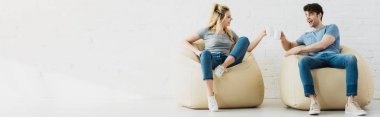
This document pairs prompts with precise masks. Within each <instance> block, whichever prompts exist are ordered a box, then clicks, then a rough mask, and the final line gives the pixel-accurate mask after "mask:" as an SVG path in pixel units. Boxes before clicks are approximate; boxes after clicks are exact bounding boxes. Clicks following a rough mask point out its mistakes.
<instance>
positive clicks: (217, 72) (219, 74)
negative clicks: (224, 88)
mask: <svg viewBox="0 0 380 117" xmlns="http://www.w3.org/2000/svg"><path fill="white" fill-rule="evenodd" d="M226 71H227V69H226V68H225V67H223V66H221V65H218V66H217V67H216V68H215V70H214V74H215V76H216V77H217V78H221V77H222V76H223V74H224V72H226Z"/></svg>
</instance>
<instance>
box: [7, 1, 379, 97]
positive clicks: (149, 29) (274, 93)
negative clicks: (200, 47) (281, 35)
mask: <svg viewBox="0 0 380 117" xmlns="http://www.w3.org/2000/svg"><path fill="white" fill-rule="evenodd" d="M214 2H221V3H224V4H226V5H228V6H229V7H230V9H231V12H232V17H233V21H232V24H231V28H232V29H234V30H235V32H237V33H238V34H239V35H240V36H248V37H250V38H251V39H252V38H253V37H255V36H256V35H257V34H258V33H259V32H260V31H261V30H262V29H263V27H264V26H265V25H268V24H271V25H283V26H285V29H284V31H285V32H286V34H287V36H288V38H290V39H293V40H294V39H295V38H297V37H298V36H300V35H301V34H302V33H304V32H305V31H308V30H310V28H308V26H307V24H306V22H305V17H304V13H303V11H302V7H303V6H304V5H305V4H306V3H310V2H320V1H310V0H306V1H305V0H261V1H259V0H255V1H253V0H241V1H233V0H225V1H205V0H191V1H179V0H161V1H157V0H145V1H142V0H127V1H126V0H103V1H102V0H0V92H2V93H1V95H0V97H1V98H15V97H16V98H41V97H42V98H54V99H61V98H112V99H144V98H167V97H169V98H170V97H172V95H171V93H170V85H169V84H170V82H169V80H170V77H169V76H170V72H171V71H170V69H171V68H170V66H171V65H172V64H171V59H172V55H173V53H174V50H175V49H176V46H175V45H176V44H178V42H179V41H181V40H183V39H184V38H186V37H187V36H189V35H191V34H194V33H195V32H196V31H198V30H199V29H200V28H202V27H204V26H206V24H207V20H208V17H209V14H210V9H211V6H212V3H214ZM320 3H321V4H322V6H323V7H324V11H325V15H324V18H323V21H324V23H325V24H331V23H335V24H337V25H338V26H339V28H340V33H341V36H342V37H341V40H342V41H341V43H342V44H344V45H348V46H350V47H352V48H354V49H355V50H357V51H359V52H360V53H362V54H363V56H364V57H365V58H366V60H367V63H368V64H369V65H370V69H371V71H372V76H373V79H374V83H375V97H376V98H380V89H379V87H377V85H380V80H379V78H380V75H379V74H378V71H379V68H380V62H379V61H380V54H379V52H376V50H379V49H380V46H378V45H380V41H378V39H379V37H378V36H377V34H378V32H379V31H380V28H379V27H380V23H379V22H378V21H380V12H376V11H377V10H378V9H377V6H378V5H380V1H378V0H360V1H345V0H334V1H322V2H320ZM254 55H255V57H256V58H257V60H258V63H259V65H260V68H261V70H262V73H263V76H264V82H265V97H266V98H279V82H278V81H279V71H280V69H279V67H280V66H279V64H280V60H281V57H282V55H283V50H282V49H281V47H280V43H279V41H276V40H268V39H265V40H263V41H262V43H260V45H259V46H258V48H257V49H255V50H254Z"/></svg>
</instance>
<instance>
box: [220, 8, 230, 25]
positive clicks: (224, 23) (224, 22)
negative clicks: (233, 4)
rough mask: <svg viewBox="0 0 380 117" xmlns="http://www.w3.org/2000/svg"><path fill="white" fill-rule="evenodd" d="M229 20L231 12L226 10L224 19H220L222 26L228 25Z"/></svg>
mask: <svg viewBox="0 0 380 117" xmlns="http://www.w3.org/2000/svg"><path fill="white" fill-rule="evenodd" d="M231 21H232V17H231V13H230V11H227V12H226V14H225V16H224V19H223V20H222V25H223V27H227V26H230V23H231Z"/></svg>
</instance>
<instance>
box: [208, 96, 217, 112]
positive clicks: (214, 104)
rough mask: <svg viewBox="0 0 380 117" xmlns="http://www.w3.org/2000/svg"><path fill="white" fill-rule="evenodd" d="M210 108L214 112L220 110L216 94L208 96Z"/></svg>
mask: <svg viewBox="0 0 380 117" xmlns="http://www.w3.org/2000/svg"><path fill="white" fill-rule="evenodd" d="M208 109H209V110H210V111H212V112H215V111H218V110H219V107H218V103H217V102H216V99H215V96H209V97H208Z"/></svg>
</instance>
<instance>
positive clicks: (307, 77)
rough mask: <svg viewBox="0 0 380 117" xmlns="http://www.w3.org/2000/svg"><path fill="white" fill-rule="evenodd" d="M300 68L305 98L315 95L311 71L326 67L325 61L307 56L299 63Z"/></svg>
mask: <svg viewBox="0 0 380 117" xmlns="http://www.w3.org/2000/svg"><path fill="white" fill-rule="evenodd" d="M298 67H299V72H300V76H301V81H302V85H303V88H304V94H305V96H306V97H309V95H315V91H314V83H313V77H312V75H311V70H312V69H316V68H321V67H324V61H323V60H322V59H319V58H317V57H311V56H305V57H303V58H301V59H300V61H299V62H298Z"/></svg>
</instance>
